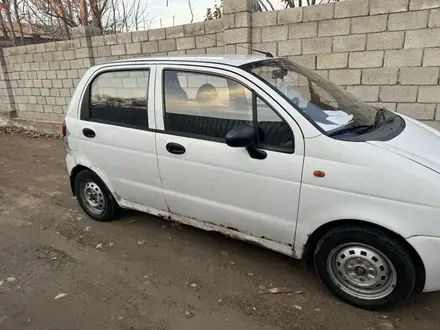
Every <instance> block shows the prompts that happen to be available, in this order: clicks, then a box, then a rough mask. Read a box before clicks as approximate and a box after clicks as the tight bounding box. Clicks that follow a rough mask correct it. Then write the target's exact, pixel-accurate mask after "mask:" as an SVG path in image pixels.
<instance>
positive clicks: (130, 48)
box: [125, 42, 141, 55]
mask: <svg viewBox="0 0 440 330" xmlns="http://www.w3.org/2000/svg"><path fill="white" fill-rule="evenodd" d="M125 49H126V52H127V55H133V54H140V53H141V43H140V42H133V43H130V44H126V45H125Z"/></svg>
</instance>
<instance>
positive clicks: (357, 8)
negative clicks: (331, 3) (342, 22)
mask: <svg viewBox="0 0 440 330" xmlns="http://www.w3.org/2000/svg"><path fill="white" fill-rule="evenodd" d="M368 11H369V8H368V1H365V0H350V1H341V2H336V3H335V18H341V17H355V16H366V15H368Z"/></svg>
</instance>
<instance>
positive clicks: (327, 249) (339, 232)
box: [314, 226, 416, 310]
mask: <svg viewBox="0 0 440 330" xmlns="http://www.w3.org/2000/svg"><path fill="white" fill-rule="evenodd" d="M350 243H353V244H358V246H360V248H359V249H357V252H356V253H358V252H359V251H360V252H361V254H362V253H364V254H365V252H363V251H362V248H367V249H368V248H373V249H374V250H376V252H377V251H378V252H380V253H381V254H382V255H384V256H385V257H386V258H387V259H388V261H390V262H391V263H392V265H393V266H394V269H395V273H396V277H397V281H396V282H395V284H394V285H392V283H393V282H392V281H390V282H387V283H391V284H389V286H388V288H389V289H388V290H392V291H391V292H388V291H385V292H384V293H383V294H384V295H385V294H386V296H383V297H378V298H376V297H371V296H370V297H369V299H366V298H365V297H360V295H357V296H356V295H354V294H352V293H349V292H347V289H346V288H347V286H349V284H347V283H350V282H348V281H347V280H345V283H343V282H342V284H341V282H338V280H337V279H336V280H335V276H333V277H332V274H331V273H332V271H331V270H330V269H335V268H336V270H339V269H344V268H343V267H341V266H340V264H339V265H338V260H342V263H344V262H345V264H344V265H345V266H346V265H347V263H348V261H349V260H353V262H354V263H356V262H359V260H367V261H366V262H367V263H368V260H369V259H368V258H369V255H368V257H365V259H360V258H355V257H354V255H352V256H351V254H352V253H353V254H354V253H355V252H354V249H353V250H350ZM344 244H347V246H348V247H347V248H346V249H348V250H350V251H349V253H348V254H347V259H346V260H344V259H343V258H345V251H347V250H343V252H340V253H339V254H336V253H335V254H333V255H334V256H336V257H335V258H336V259H332V251H335V249H337V248H341V247H343V246H344ZM340 251H342V250H340ZM370 251H372V250H370ZM337 256H339V258H337ZM341 258H342V259H341ZM350 258H351V259H350ZM361 258H362V257H361ZM355 259H356V260H355ZM328 260H336V261H335V262H331V261H330V265H328ZM371 260H372V263H373V260H374V266H373V268H374V267H375V266H377V265H378V263H377V261H376V260H377V258H376V257H373V258H371ZM362 262H363V261H362ZM379 262H380V261H379ZM314 263H315V269H316V272H317V273H318V276H319V278H320V279H321V281H322V282H323V283H324V285H325V286H326V287H327V288H328V289H329V290H330V291H331V292H332V293H333V294H334V295H335V296H336V297H338V298H339V299H341V300H343V301H345V302H347V303H349V304H351V305H353V306H356V307H359V308H363V309H369V310H385V309H390V308H393V307H395V306H396V305H397V304H400V303H403V302H404V301H405V300H407V299H408V298H409V297H410V296H411V294H412V293H413V291H414V287H415V284H416V267H415V265H414V262H413V260H412V259H411V257H410V254H409V253H408V251H407V250H406V249H405V247H404V246H403V245H402V244H401V243H399V241H398V240H396V239H394V238H393V237H391V236H389V235H387V234H385V233H384V232H383V231H380V230H378V229H375V228H371V227H366V226H359V227H357V226H356V227H354V226H344V227H339V228H335V229H333V230H331V231H329V232H328V233H327V234H325V235H324V236H323V237H322V238H321V239H320V241H319V242H318V244H317V246H316V249H315V253H314ZM331 265H335V266H334V267H335V268H332V266H331ZM338 267H339V268H338ZM347 267H351V269H355V270H351V273H352V274H354V273H356V275H355V276H358V275H359V274H361V275H360V277H363V278H362V279H361V280H362V281H365V275H364V274H365V269H366V268H362V266H361V267H359V268H358V267H357V266H355V267H354V268H353V267H352V266H347ZM389 269H392V268H391V267H390V268H389ZM379 270H380V267H379ZM358 271H359V272H360V273H358ZM337 273H339V275H338V274H337ZM391 273H392V272H391ZM333 274H336V277H337V276H341V278H343V276H344V275H343V273H341V272H340V271H337V272H334V271H333ZM349 276H350V275H349ZM382 278H384V277H382ZM386 278H387V279H388V278H391V276H389V277H386ZM343 279H344V278H343ZM387 281H388V280H387ZM386 285H388V284H386ZM386 285H384V287H385V286H386ZM373 287H374V285H373ZM393 287H394V289H392V288H393ZM348 290H350V289H348ZM370 290H371V288H370ZM367 294H370V293H367Z"/></svg>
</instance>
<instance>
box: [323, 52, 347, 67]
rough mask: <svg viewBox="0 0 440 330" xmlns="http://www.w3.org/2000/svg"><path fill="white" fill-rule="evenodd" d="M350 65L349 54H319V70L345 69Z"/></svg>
mask: <svg viewBox="0 0 440 330" xmlns="http://www.w3.org/2000/svg"><path fill="white" fill-rule="evenodd" d="M347 65H348V53H332V54H319V55H318V58H317V67H316V68H317V69H344V68H346V67H347Z"/></svg>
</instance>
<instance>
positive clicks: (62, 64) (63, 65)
mask: <svg viewBox="0 0 440 330" xmlns="http://www.w3.org/2000/svg"><path fill="white" fill-rule="evenodd" d="M60 69H61V70H69V69H70V61H60Z"/></svg>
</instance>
